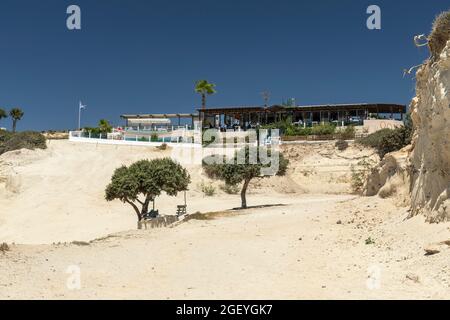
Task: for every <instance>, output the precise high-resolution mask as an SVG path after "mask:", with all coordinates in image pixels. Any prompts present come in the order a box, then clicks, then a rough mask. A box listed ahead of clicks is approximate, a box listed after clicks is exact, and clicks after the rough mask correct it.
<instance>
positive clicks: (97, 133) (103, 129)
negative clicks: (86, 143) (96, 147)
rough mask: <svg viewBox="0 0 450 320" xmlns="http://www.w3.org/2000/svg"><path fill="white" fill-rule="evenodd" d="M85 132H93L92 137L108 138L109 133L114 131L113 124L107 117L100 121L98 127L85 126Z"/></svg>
mask: <svg viewBox="0 0 450 320" xmlns="http://www.w3.org/2000/svg"><path fill="white" fill-rule="evenodd" d="M83 130H84V131H85V132H87V133H88V134H89V133H90V134H91V138H100V137H103V138H105V139H106V138H107V135H108V133H111V132H112V125H111V124H110V123H109V121H108V120H106V119H101V120H100V121H99V122H98V125H97V127H85V128H83Z"/></svg>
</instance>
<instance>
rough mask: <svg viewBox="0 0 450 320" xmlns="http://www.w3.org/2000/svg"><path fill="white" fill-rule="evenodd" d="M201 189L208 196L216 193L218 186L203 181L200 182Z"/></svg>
mask: <svg viewBox="0 0 450 320" xmlns="http://www.w3.org/2000/svg"><path fill="white" fill-rule="evenodd" d="M200 189H201V190H202V192H203V194H204V195H205V196H207V197H212V196H214V195H215V194H216V188H215V187H214V186H213V185H212V183H204V182H203V181H202V183H201V184H200Z"/></svg>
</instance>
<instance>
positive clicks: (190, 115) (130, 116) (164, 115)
mask: <svg viewBox="0 0 450 320" xmlns="http://www.w3.org/2000/svg"><path fill="white" fill-rule="evenodd" d="M120 117H121V118H123V119H155V118H159V119H168V118H198V114H193V113H161V114H158V113H153V114H123V115H121V116H120Z"/></svg>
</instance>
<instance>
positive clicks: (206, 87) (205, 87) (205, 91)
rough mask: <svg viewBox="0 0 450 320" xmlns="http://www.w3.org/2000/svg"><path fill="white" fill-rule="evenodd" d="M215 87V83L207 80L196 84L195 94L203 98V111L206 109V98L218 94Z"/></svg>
mask: <svg viewBox="0 0 450 320" xmlns="http://www.w3.org/2000/svg"><path fill="white" fill-rule="evenodd" d="M215 87H216V85H215V84H214V83H209V82H208V81H207V80H198V81H197V82H196V83H195V92H197V93H199V94H201V96H202V110H204V109H206V96H207V95H211V94H214V93H216V90H215V89H214V88H215Z"/></svg>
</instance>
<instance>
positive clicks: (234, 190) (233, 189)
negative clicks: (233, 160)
mask: <svg viewBox="0 0 450 320" xmlns="http://www.w3.org/2000/svg"><path fill="white" fill-rule="evenodd" d="M220 189H222V191H223V192H225V193H228V194H238V193H239V191H240V189H239V186H238V185H236V184H226V183H224V184H223V185H221V186H220Z"/></svg>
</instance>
